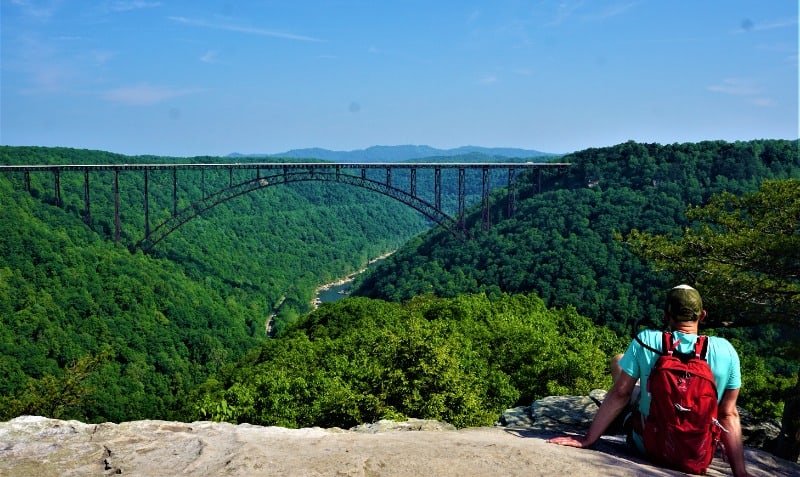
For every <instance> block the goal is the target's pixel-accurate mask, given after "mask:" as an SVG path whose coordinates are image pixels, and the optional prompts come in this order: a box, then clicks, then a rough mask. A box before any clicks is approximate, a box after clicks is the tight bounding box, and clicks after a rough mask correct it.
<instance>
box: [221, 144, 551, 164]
mask: <svg viewBox="0 0 800 477" xmlns="http://www.w3.org/2000/svg"><path fill="white" fill-rule="evenodd" d="M467 154H481V155H485V156H489V157H498V156H499V157H508V158H529V157H541V156H548V157H552V156H558V155H559V154H553V153H548V152H541V151H536V150H533V149H519V148H512V147H479V146H461V147H457V148H454V149H437V148H434V147H430V146H415V145H406V146H372V147H368V148H366V149H357V150H353V151H331V150H329V149H322V148H318V147H313V148H305V149H292V150H290V151H286V152H282V153H278V154H239V153H232V154H228V156H227V157H231V158H236V157H286V158H292V159H322V160H325V161H333V162H402V161H409V160H414V159H422V158H426V157H452V156H461V155H467Z"/></svg>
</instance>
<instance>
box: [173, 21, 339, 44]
mask: <svg viewBox="0 0 800 477" xmlns="http://www.w3.org/2000/svg"><path fill="white" fill-rule="evenodd" d="M168 18H169V19H170V20H172V21H174V22H177V23H181V24H183V25H190V26H196V27H200V28H210V29H213V30H225V31H232V32H236V33H243V34H246V35H258V36H269V37H273V38H281V39H284V40H295V41H312V42H321V41H324V40H320V39H319V38H314V37H310V36H305V35H297V34H294V33H286V32H280V31H275V30H266V29H263V28H254V27H248V26H243V25H233V24H228V23H211V22H207V21H205V20H198V19H195V18H186V17H168Z"/></svg>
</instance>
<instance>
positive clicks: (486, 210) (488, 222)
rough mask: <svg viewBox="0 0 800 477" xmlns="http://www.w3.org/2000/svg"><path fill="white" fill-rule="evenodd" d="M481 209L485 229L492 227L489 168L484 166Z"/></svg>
mask: <svg viewBox="0 0 800 477" xmlns="http://www.w3.org/2000/svg"><path fill="white" fill-rule="evenodd" d="M481 186H482V191H481V209H482V212H483V230H489V229H491V228H492V209H491V204H490V200H489V199H490V196H489V168H488V167H484V168H483V173H482V174H481Z"/></svg>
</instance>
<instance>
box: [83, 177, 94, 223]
mask: <svg viewBox="0 0 800 477" xmlns="http://www.w3.org/2000/svg"><path fill="white" fill-rule="evenodd" d="M83 222H84V223H85V224H86V225H91V223H92V216H91V213H90V212H89V169H84V170H83Z"/></svg>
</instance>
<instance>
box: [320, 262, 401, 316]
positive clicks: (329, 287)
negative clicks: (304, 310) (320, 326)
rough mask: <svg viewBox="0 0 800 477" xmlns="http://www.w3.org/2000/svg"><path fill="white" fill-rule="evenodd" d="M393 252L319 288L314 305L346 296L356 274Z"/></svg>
mask: <svg viewBox="0 0 800 477" xmlns="http://www.w3.org/2000/svg"><path fill="white" fill-rule="evenodd" d="M392 253H393V251H392V252H388V253H386V254H384V255H381V256H380V257H378V258H375V259H372V260H370V261H369V263H368V264H367V266H366V267H365V268H362V269H361V270H359V271H357V272H355V273H352V274H350V275H348V276H347V277H345V278H343V279H341V280H337V281H335V282H333V283H328V284H325V285H322V286H320V287H319V288H317V289H316V293H315V297H314V302H313V303H314V307H315V308H316V307H317V306H319V305H321V304H322V303H332V302H335V301H338V300H341V299H342V298H344V297H346V296H347V295H348V294H349V292H350V285H352V284H353V278H355V276H356V275H359V274H361V273H364V272H366V271H367V270H368V269H369V268H370V267H372V266H373V265H375V264H376V263H378V262H379V261H381V260H383V259H384V258H386V257H388V256H389V255H391V254H392Z"/></svg>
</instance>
